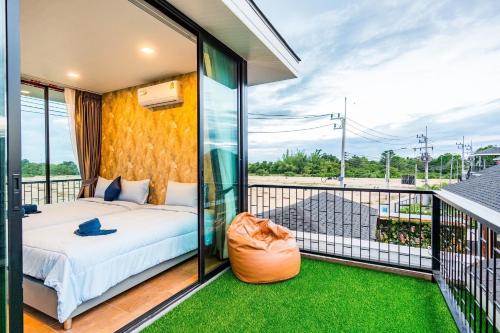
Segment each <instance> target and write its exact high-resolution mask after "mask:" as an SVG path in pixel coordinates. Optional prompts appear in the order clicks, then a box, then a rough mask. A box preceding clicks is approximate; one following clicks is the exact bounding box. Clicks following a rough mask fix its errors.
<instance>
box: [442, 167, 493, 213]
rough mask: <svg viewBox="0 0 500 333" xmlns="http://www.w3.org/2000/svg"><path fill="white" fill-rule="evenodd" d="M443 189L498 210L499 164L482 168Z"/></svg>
mask: <svg viewBox="0 0 500 333" xmlns="http://www.w3.org/2000/svg"><path fill="white" fill-rule="evenodd" d="M444 190H446V191H448V192H452V193H454V194H457V195H459V196H461V197H463V198H466V199H469V200H471V201H473V202H476V203H478V204H481V205H483V206H485V207H488V208H490V209H492V210H495V211H497V212H500V165H495V166H492V167H490V168H487V169H485V170H482V171H480V172H478V173H477V174H476V175H475V177H473V178H470V179H468V180H464V181H462V182H459V183H456V184H452V185H449V186H447V187H445V188H444Z"/></svg>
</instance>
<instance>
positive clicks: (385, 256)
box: [248, 185, 432, 272]
mask: <svg viewBox="0 0 500 333" xmlns="http://www.w3.org/2000/svg"><path fill="white" fill-rule="evenodd" d="M248 207H249V210H250V213H252V214H254V215H256V216H258V217H263V218H270V219H271V220H273V221H274V222H275V223H277V224H279V225H283V226H285V227H287V228H289V229H290V230H291V231H292V232H293V233H294V235H295V238H296V241H297V243H298V245H299V248H300V250H301V251H302V252H306V253H313V254H320V255H326V256H334V257H342V258H347V259H354V260H360V261H365V262H370V263H378V264H384V265H391V266H397V267H404V268H411V269H414V270H420V271H428V272H430V271H431V270H432V250H431V245H432V243H431V241H432V237H431V233H432V192H431V191H413V190H392V189H357V188H356V189H355V188H335V187H304V186H282V185H251V186H249V192H248Z"/></svg>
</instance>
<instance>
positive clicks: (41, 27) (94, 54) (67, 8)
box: [21, 0, 196, 93]
mask: <svg viewBox="0 0 500 333" xmlns="http://www.w3.org/2000/svg"><path fill="white" fill-rule="evenodd" d="M118 14H119V15H118ZM143 47H151V48H153V49H154V50H155V52H154V53H153V54H150V55H146V54H144V53H142V52H141V51H140V49H141V48H143ZM195 70H196V44H195V43H194V42H193V41H192V40H189V39H188V38H186V37H184V36H182V35H181V34H179V33H178V32H177V31H175V30H173V29H172V28H170V27H169V26H168V25H166V24H165V23H163V22H161V21H159V20H157V19H155V18H153V17H152V16H151V15H150V14H148V13H146V12H144V11H142V10H141V9H139V8H137V7H136V6H135V5H133V4H132V3H130V2H129V1H127V0H105V1H102V0H46V1H40V0H21V72H22V75H23V76H25V77H31V78H37V79H41V80H45V81H48V82H52V83H57V84H60V85H63V86H68V87H75V88H79V89H82V90H87V91H93V92H96V93H105V92H109V91H114V90H118V89H122V88H126V87H131V86H135V85H139V84H144V83H149V82H152V81H155V80H158V79H162V78H165V77H169V76H173V75H178V74H182V73H188V72H192V71H195ZM68 72H76V73H78V74H79V75H80V77H79V78H70V77H68V76H67V73H68Z"/></svg>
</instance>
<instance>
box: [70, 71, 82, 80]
mask: <svg viewBox="0 0 500 333" xmlns="http://www.w3.org/2000/svg"><path fill="white" fill-rule="evenodd" d="M67 75H68V76H69V77H71V78H73V79H78V78H79V77H80V74H78V73H75V72H69V73H68V74H67Z"/></svg>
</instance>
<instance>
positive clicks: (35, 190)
mask: <svg viewBox="0 0 500 333" xmlns="http://www.w3.org/2000/svg"><path fill="white" fill-rule="evenodd" d="M81 186H82V180H81V179H79V178H73V179H57V180H51V181H50V191H51V192H50V194H51V195H50V202H48V195H47V184H46V182H45V181H44V180H41V181H23V182H22V198H23V204H37V205H39V204H47V203H58V202H66V201H73V200H75V199H76V197H77V196H78V193H79V191H80V187H81Z"/></svg>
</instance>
